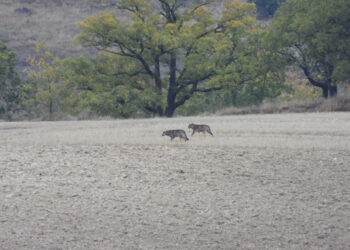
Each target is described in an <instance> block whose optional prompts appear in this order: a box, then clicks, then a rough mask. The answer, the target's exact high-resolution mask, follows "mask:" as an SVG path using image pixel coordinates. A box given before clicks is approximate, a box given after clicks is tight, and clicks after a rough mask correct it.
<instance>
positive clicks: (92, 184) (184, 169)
mask: <svg viewBox="0 0 350 250" xmlns="http://www.w3.org/2000/svg"><path fill="white" fill-rule="evenodd" d="M190 122H195V123H207V124H209V125H210V126H211V128H212V131H213V133H214V137H211V136H208V135H207V136H203V135H202V136H198V135H196V136H193V137H190V141H188V142H186V143H185V142H180V141H179V140H176V141H174V142H170V140H169V138H168V137H162V136H161V133H162V131H163V130H166V129H177V128H180V129H185V130H186V131H187V129H186V127H187V124H188V123H190ZM349 124H350V116H349V115H348V114H347V113H318V114H316V113H314V114H278V115H246V116H225V117H216V116H212V117H188V118H173V119H145V120H124V121H113V120H111V121H80V122H78V121H74V122H23V123H0V166H1V167H0V180H1V181H0V200H1V205H0V206H1V213H0V246H1V248H4V249H57V248H59V249H87V248H88V249H156V248H159V249H232V248H234V249H305V248H307V249H348V248H349V247H350V238H349V237H348V235H349V229H350V222H349V220H348V218H349V216H350V200H349V183H350V182H349V181H350V170H349V162H350V143H349V141H350V125H349Z"/></svg>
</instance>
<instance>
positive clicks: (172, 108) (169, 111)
mask: <svg viewBox="0 0 350 250" xmlns="http://www.w3.org/2000/svg"><path fill="white" fill-rule="evenodd" d="M175 109H176V106H175V103H173V104H170V105H169V104H168V105H167V107H166V109H165V112H164V113H165V116H166V117H172V116H173V115H174V112H175Z"/></svg>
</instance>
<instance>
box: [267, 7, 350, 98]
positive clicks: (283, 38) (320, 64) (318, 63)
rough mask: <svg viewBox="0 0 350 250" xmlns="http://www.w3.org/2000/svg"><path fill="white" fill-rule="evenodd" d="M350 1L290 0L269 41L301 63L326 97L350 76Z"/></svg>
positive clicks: (333, 94)
mask: <svg viewBox="0 0 350 250" xmlns="http://www.w3.org/2000/svg"><path fill="white" fill-rule="evenodd" d="M349 31H350V2H349V1H347V0H332V1H325V0H287V1H286V2H285V3H284V4H283V5H282V6H281V8H280V9H279V10H278V11H277V13H276V16H275V18H274V20H273V24H272V25H271V27H270V29H269V32H268V34H267V36H266V43H267V44H268V45H269V46H270V47H271V48H273V49H275V50H277V51H278V52H279V53H280V54H282V55H283V56H284V57H285V58H286V59H287V63H293V64H294V65H296V66H298V67H299V68H300V69H301V70H302V71H303V72H304V74H305V76H306V77H307V79H308V80H309V81H310V83H311V84H312V85H314V86H317V87H320V88H322V91H323V96H324V97H328V96H335V95H336V94H337V88H336V85H337V84H338V83H340V82H342V81H344V80H346V79H347V80H348V79H349V76H350V72H349V70H350V67H349V66H350V56H349V49H348V48H349V46H350V32H349Z"/></svg>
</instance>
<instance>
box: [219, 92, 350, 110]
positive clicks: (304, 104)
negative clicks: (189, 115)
mask: <svg viewBox="0 0 350 250" xmlns="http://www.w3.org/2000/svg"><path fill="white" fill-rule="evenodd" d="M349 111H350V95H343V96H338V97H335V98H330V99H323V98H318V99H316V100H313V101H303V100H298V99H295V100H290V101H280V100H278V99H276V100H272V101H271V100H267V101H264V102H263V103H262V104H261V105H253V106H249V107H243V108H236V107H229V108H226V109H224V110H221V111H219V112H218V113H217V114H218V115H242V114H276V113H307V112H349Z"/></svg>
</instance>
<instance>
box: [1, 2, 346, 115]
mask: <svg viewBox="0 0 350 250" xmlns="http://www.w3.org/2000/svg"><path fill="white" fill-rule="evenodd" d="M213 2H216V1H211V0H196V1H190V2H189V1H180V0H177V1H164V0H154V1H146V0H133V1H127V0H121V1H118V2H116V3H115V4H114V5H113V6H114V7H115V8H119V9H121V10H124V11H125V12H126V13H128V15H129V22H128V23H125V22H122V21H121V20H119V19H118V17H117V16H115V14H113V13H112V12H101V13H100V14H99V15H98V16H91V17H89V18H87V19H85V20H82V21H81V22H80V23H79V24H78V25H79V27H80V33H79V34H77V36H76V38H75V40H74V43H75V44H77V45H80V46H84V47H89V48H94V49H96V50H97V51H98V54H97V56H96V57H94V58H91V57H90V58H87V57H85V56H83V55H82V56H80V57H78V58H63V59H59V58H54V57H53V55H52V54H51V53H50V51H49V49H48V48H47V47H46V46H45V43H40V44H38V45H37V56H35V57H33V58H29V59H28V63H29V64H30V67H28V69H27V70H26V71H25V74H26V77H25V79H20V78H19V76H18V73H16V72H15V70H14V68H15V65H16V54H15V53H14V52H11V51H9V50H8V49H7V48H6V45H5V44H3V43H0V115H1V118H2V119H35V118H40V119H45V120H55V119H64V118H65V117H67V116H75V117H79V116H80V118H91V117H94V116H96V117H97V116H111V117H121V118H129V117H152V116H166V117H171V116H173V115H175V114H178V115H194V114H198V113H201V112H206V111H207V112H214V111H216V110H217V109H221V108H223V107H226V106H230V105H250V104H259V103H261V102H262V101H263V100H264V99H265V98H274V97H277V96H279V95H281V93H289V94H292V92H293V88H292V87H291V85H289V84H286V77H285V72H286V68H287V67H290V66H295V67H297V68H299V69H300V70H301V71H302V72H303V73H304V74H305V77H306V78H307V79H308V81H309V84H311V85H313V86H315V87H317V88H319V89H321V90H322V93H323V96H324V97H328V96H335V95H336V94H337V91H336V90H337V88H336V86H337V84H339V83H344V82H345V83H346V82H348V81H349V78H350V53H349V50H348V47H349V43H350V40H349V39H350V34H349V30H350V19H349V17H350V3H349V1H347V0H333V1H327V0H286V1H285V2H284V1H280V0H276V1H263V0H261V1H258V0H254V1H253V0H252V1H249V2H240V1H227V2H226V3H225V7H224V8H223V11H222V13H221V15H220V16H219V17H217V15H215V18H214V14H213V13H212V12H211V11H210V8H209V7H208V6H209V5H210V4H211V3H213ZM264 2H266V4H265V5H264ZM267 2H268V4H267ZM272 2H273V3H274V4H272ZM282 2H284V3H282ZM262 6H265V8H266V9H265V10H264V9H262ZM256 8H258V11H259V12H261V11H263V12H266V10H268V12H266V13H268V14H267V15H268V16H272V15H274V17H273V19H272V23H271V25H269V26H268V27H267V28H264V27H263V25H261V24H260V22H257V21H256ZM276 9H277V12H276V13H275V14H274V11H276Z"/></svg>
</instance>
